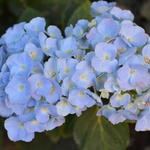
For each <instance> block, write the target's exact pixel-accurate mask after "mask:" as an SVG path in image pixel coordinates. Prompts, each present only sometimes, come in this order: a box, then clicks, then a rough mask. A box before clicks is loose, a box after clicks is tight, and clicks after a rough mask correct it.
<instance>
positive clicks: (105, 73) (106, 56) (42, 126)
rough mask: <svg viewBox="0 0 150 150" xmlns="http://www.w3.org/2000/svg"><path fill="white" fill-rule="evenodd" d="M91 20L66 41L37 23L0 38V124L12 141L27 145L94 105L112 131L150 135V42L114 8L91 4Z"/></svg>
mask: <svg viewBox="0 0 150 150" xmlns="http://www.w3.org/2000/svg"><path fill="white" fill-rule="evenodd" d="M91 15H92V17H93V18H92V20H91V21H89V20H86V19H81V20H78V21H77V23H76V24H75V25H74V26H73V25H69V26H67V27H66V28H65V31H64V34H63V32H61V30H60V29H59V28H58V27H57V26H54V25H49V26H48V27H47V29H46V22H45V19H44V18H42V17H36V18H33V19H32V20H31V21H30V22H28V23H26V22H21V23H19V24H16V25H14V26H13V27H10V28H8V30H7V31H6V32H5V33H4V35H2V36H1V39H0V54H1V55H0V116H2V117H5V118H6V120H5V123H4V126H5V129H6V130H7V133H8V137H9V138H10V139H11V140H12V141H19V140H21V141H26V142H30V141H31V140H32V139H33V138H34V134H35V132H44V131H49V130H52V129H54V128H56V127H58V126H61V125H62V124H63V123H64V122H65V117H66V116H67V115H69V114H76V115H77V116H80V115H81V114H82V112H83V111H85V110H86V109H88V108H89V107H92V106H95V105H96V106H97V107H98V108H99V111H98V112H97V115H98V116H105V117H106V118H107V119H108V120H109V121H110V122H111V123H113V124H118V123H120V122H124V121H126V120H134V121H136V126H135V129H136V130H137V131H146V130H150V126H149V123H150V117H149V115H150V112H149V107H150V105H149V103H150V37H149V36H148V35H147V34H146V33H145V31H144V29H143V28H141V27H139V26H138V25H136V24H135V23H134V22H133V20H134V15H133V14H132V13H131V12H130V11H129V10H122V9H120V8H118V7H116V4H115V3H114V2H110V3H108V2H106V1H98V2H93V3H92V5H91ZM104 100H106V101H104Z"/></svg>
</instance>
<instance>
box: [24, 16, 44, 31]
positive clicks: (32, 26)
mask: <svg viewBox="0 0 150 150" xmlns="http://www.w3.org/2000/svg"><path fill="white" fill-rule="evenodd" d="M45 26H46V22H45V19H44V18H42V17H36V18H33V19H32V20H31V21H30V22H29V23H26V24H25V25H24V28H25V30H26V31H27V32H31V33H32V32H35V33H39V32H44V31H45Z"/></svg>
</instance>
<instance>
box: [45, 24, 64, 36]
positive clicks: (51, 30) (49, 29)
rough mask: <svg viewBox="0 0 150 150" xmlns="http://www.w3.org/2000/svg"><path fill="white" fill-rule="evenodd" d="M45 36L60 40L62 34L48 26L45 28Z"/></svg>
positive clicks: (55, 28) (56, 28)
mask: <svg viewBox="0 0 150 150" xmlns="http://www.w3.org/2000/svg"><path fill="white" fill-rule="evenodd" d="M47 34H48V35H49V36H50V37H51V38H56V39H62V34H61V31H60V29H59V28H58V27H56V26H52V25H51V26H48V28H47Z"/></svg>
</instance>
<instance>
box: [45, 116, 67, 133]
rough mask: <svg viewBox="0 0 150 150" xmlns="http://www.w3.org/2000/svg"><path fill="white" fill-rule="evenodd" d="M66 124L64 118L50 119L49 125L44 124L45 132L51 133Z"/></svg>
mask: <svg viewBox="0 0 150 150" xmlns="http://www.w3.org/2000/svg"><path fill="white" fill-rule="evenodd" d="M64 122H65V119H64V117H62V116H56V117H52V118H50V119H49V121H48V122H47V123H45V124H44V127H45V130H46V131H50V130H52V129H54V128H56V127H59V126H61V125H62V124H63V123H64Z"/></svg>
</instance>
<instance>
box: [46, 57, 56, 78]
mask: <svg viewBox="0 0 150 150" xmlns="http://www.w3.org/2000/svg"><path fill="white" fill-rule="evenodd" d="M57 74H58V70H57V58H55V57H50V58H49V59H48V61H47V62H45V64H44V75H45V76H46V77H47V78H49V79H56V78H57Z"/></svg>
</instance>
